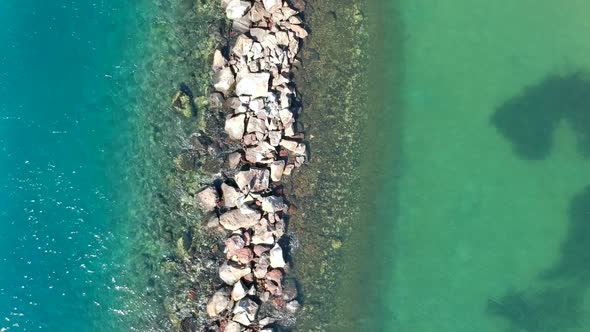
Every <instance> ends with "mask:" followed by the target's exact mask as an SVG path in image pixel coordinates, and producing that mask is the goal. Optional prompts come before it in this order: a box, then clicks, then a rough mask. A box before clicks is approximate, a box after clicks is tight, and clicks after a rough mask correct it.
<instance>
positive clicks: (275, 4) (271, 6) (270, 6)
mask: <svg viewBox="0 0 590 332" xmlns="http://www.w3.org/2000/svg"><path fill="white" fill-rule="evenodd" d="M262 4H263V5H264V9H266V10H267V11H269V12H273V11H275V10H276V9H279V8H281V7H282V6H283V2H282V1H281V0H262Z"/></svg>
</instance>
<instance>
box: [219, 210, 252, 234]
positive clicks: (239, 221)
mask: <svg viewBox="0 0 590 332" xmlns="http://www.w3.org/2000/svg"><path fill="white" fill-rule="evenodd" d="M259 220H260V213H249V214H243V213H242V212H241V211H240V210H231V211H228V212H226V213H224V214H222V215H221V216H220V217H219V223H220V224H221V226H223V228H225V229H227V230H229V231H235V230H238V229H240V228H249V227H252V226H254V225H256V224H257V223H258V221H259Z"/></svg>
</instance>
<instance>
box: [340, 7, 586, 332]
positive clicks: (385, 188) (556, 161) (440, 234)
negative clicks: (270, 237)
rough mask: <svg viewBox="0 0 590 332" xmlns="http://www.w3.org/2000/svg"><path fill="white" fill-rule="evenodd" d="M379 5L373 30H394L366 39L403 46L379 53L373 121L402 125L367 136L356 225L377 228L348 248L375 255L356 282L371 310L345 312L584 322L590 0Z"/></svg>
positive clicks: (515, 325) (457, 326)
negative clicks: (386, 36) (383, 38)
mask: <svg viewBox="0 0 590 332" xmlns="http://www.w3.org/2000/svg"><path fill="white" fill-rule="evenodd" d="M375 6H378V7H379V8H380V10H378V11H372V12H370V13H371V14H370V15H376V16H373V17H374V18H373V20H374V21H378V22H379V26H378V29H379V30H385V31H389V32H392V31H393V32H392V35H391V36H390V38H391V39H390V40H391V43H389V44H381V45H379V43H377V44H376V48H375V49H374V50H373V52H376V53H377V54H378V53H379V52H380V48H381V49H386V50H389V51H391V49H392V48H395V50H393V51H394V52H396V53H391V52H387V54H388V55H389V54H399V55H400V57H399V61H397V59H394V60H393V61H392V58H391V57H389V56H378V55H377V56H375V57H374V59H375V60H374V63H373V66H374V67H376V68H381V69H382V70H381V72H379V73H378V74H375V73H374V74H373V75H374V76H373V77H374V78H375V80H377V83H378V84H376V86H379V84H381V87H382V88H381V90H380V92H379V93H381V97H380V98H381V99H380V100H381V101H380V102H377V103H375V106H377V107H373V112H374V113H372V114H371V116H372V117H373V118H374V119H379V120H374V121H373V122H371V121H369V123H370V126H373V127H372V129H373V131H372V132H374V131H377V130H379V128H380V125H379V124H380V123H384V122H385V120H384V119H391V118H395V120H396V121H397V125H398V128H399V131H393V130H389V129H390V128H391V126H389V125H382V126H384V127H385V128H386V130H385V131H384V133H383V134H381V135H379V134H374V133H370V134H369V135H370V137H373V138H377V140H373V141H372V142H371V141H370V140H369V141H368V142H370V144H369V143H367V149H368V150H369V152H368V153H366V155H367V156H371V153H373V155H372V156H373V157H372V158H370V160H368V162H367V164H370V166H368V167H366V170H368V171H370V172H365V173H364V176H365V178H366V179H368V181H370V182H369V183H372V184H373V186H372V189H371V190H370V191H366V192H367V196H366V197H367V198H368V200H369V201H368V202H365V204H364V206H365V213H364V217H365V218H364V220H363V221H362V222H361V224H362V225H361V226H359V228H361V227H365V225H366V224H369V225H370V226H368V227H369V228H371V227H372V228H376V229H377V230H376V231H372V232H369V233H368V234H370V239H371V241H373V244H371V245H365V246H364V247H362V248H361V249H359V248H358V245H354V244H351V248H352V250H351V251H352V252H355V253H356V254H357V255H358V254H359V253H360V254H362V255H365V257H367V256H368V255H371V256H372V257H377V258H373V259H372V260H371V261H369V262H366V263H364V264H363V265H362V266H363V270H362V271H361V272H362V273H363V274H364V275H365V278H364V279H361V278H358V279H357V281H358V283H359V284H361V285H362V286H360V288H361V289H363V290H367V291H368V292H369V293H370V294H371V295H372V296H370V297H369V301H368V302H369V304H368V305H369V306H370V308H371V309H372V310H363V309H356V310H355V309H352V310H351V311H357V312H361V313H362V314H359V315H357V317H354V315H353V318H355V319H356V323H355V324H364V325H363V326H370V327H374V328H378V330H386V331H412V332H422V331H424V332H426V331H454V332H457V331H459V332H460V331H490V332H491V331H531V332H532V331H535V332H538V331H587V330H588V329H589V328H590V321H589V320H588V317H590V306H589V305H587V301H586V293H587V292H588V289H589V286H590V278H589V277H590V273H589V272H590V271H589V269H588V267H587V258H588V252H589V249H590V248H589V247H588V243H590V242H589V241H588V240H590V239H589V237H590V231H589V230H590V227H589V226H588V221H590V220H589V219H588V218H590V194H589V189H588V188H589V186H590V172H588V167H589V166H590V163H589V160H588V151H590V149H589V148H590V145H589V144H588V142H589V140H588V135H589V133H590V121H588V120H589V118H590V116H589V114H590V113H589V111H590V109H589V108H590V98H589V97H588V96H589V95H590V84H589V83H590V81H589V80H590V42H588V40H587V38H586V37H585V31H588V28H590V23H589V21H588V20H587V17H588V15H589V14H590V5H589V4H588V3H587V2H585V1H569V2H559V3H558V2H555V1H496V2H489V1H452V2H440V1H427V0H419V1H413V0H412V1H396V2H389V4H376V5H375ZM394 17H395V18H397V19H396V20H394V19H392V18H394ZM387 18H389V19H387ZM369 20H371V17H369ZM384 45H385V46H384ZM392 66H398V68H399V70H392V71H390V72H389V73H391V74H390V75H388V74H384V73H388V71H387V70H386V68H391V67H392ZM392 112H393V113H392ZM370 151H373V152H370ZM376 170H378V172H375V171H376ZM359 232H360V231H359ZM366 283H368V284H366ZM365 284H366V285H365ZM372 286H373V287H375V288H372ZM357 307H358V304H357ZM360 307H361V308H362V306H360ZM353 308H354V306H353Z"/></svg>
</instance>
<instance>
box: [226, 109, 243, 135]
mask: <svg viewBox="0 0 590 332" xmlns="http://www.w3.org/2000/svg"><path fill="white" fill-rule="evenodd" d="M245 119H246V116H245V115H244V114H240V115H238V116H235V117H233V118H230V119H227V120H225V132H226V133H227V134H228V135H229V137H230V138H231V139H235V140H240V139H242V136H244V120H245Z"/></svg>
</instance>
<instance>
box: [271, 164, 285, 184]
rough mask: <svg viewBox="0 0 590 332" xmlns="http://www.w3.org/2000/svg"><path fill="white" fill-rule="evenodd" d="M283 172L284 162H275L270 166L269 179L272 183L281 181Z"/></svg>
mask: <svg viewBox="0 0 590 332" xmlns="http://www.w3.org/2000/svg"><path fill="white" fill-rule="evenodd" d="M284 170H285V161H284V160H277V161H275V162H273V163H272V164H270V179H271V180H272V181H274V182H279V181H281V178H282V177H283V171H284Z"/></svg>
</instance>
